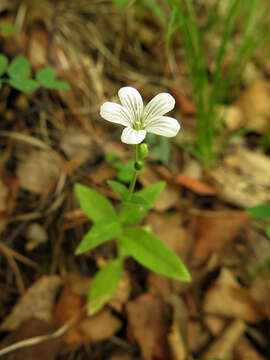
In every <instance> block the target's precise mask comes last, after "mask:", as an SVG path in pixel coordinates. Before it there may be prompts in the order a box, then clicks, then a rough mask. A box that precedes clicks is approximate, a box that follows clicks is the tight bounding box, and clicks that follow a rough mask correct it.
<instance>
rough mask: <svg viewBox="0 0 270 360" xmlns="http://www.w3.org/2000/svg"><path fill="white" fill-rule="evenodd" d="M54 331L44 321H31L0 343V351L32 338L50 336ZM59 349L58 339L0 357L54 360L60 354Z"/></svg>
mask: <svg viewBox="0 0 270 360" xmlns="http://www.w3.org/2000/svg"><path fill="white" fill-rule="evenodd" d="M55 330H56V327H55V326H53V325H51V324H48V323H47V322H45V321H42V320H38V319H31V320H29V321H27V322H26V323H24V324H22V325H21V326H20V327H19V328H18V329H16V330H15V331H12V333H10V334H9V335H8V336H7V337H5V339H4V340H3V341H2V342H1V343H0V349H3V348H5V347H7V346H9V345H13V344H15V343H17V342H19V341H22V340H26V339H29V338H32V337H36V336H41V335H47V334H52V333H53V332H54V331H55ZM61 347H62V340H61V339H60V338H58V339H53V340H48V341H45V342H41V343H40V344H37V345H35V346H30V347H27V348H24V349H20V350H19V351H16V352H12V353H10V354H9V355H6V356H3V357H1V360H48V359H49V360H54V359H56V358H57V356H58V354H59V353H60V350H61Z"/></svg>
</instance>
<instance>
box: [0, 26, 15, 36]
mask: <svg viewBox="0 0 270 360" xmlns="http://www.w3.org/2000/svg"><path fill="white" fill-rule="evenodd" d="M0 30H1V31H3V33H5V34H6V35H13V34H14V33H15V32H16V28H15V26H13V25H11V24H2V25H0Z"/></svg>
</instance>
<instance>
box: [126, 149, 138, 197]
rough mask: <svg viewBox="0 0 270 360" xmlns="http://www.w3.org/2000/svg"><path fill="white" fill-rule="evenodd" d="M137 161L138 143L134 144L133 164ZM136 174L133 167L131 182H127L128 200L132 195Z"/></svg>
mask: <svg viewBox="0 0 270 360" xmlns="http://www.w3.org/2000/svg"><path fill="white" fill-rule="evenodd" d="M137 161H138V144H136V145H134V166H135V164H136V162H137ZM137 176H138V171H137V170H136V169H135V167H134V173H133V177H132V179H131V182H130V184H129V189H128V196H127V200H130V198H131V195H132V193H133V190H134V188H135V184H136V180H137Z"/></svg>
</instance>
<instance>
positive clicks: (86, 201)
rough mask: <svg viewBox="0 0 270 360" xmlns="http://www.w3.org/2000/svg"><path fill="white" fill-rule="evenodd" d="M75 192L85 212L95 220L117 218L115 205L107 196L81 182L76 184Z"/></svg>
mask: <svg viewBox="0 0 270 360" xmlns="http://www.w3.org/2000/svg"><path fill="white" fill-rule="evenodd" d="M75 193H76V197H77V199H78V201H79V204H80V207H81V209H82V210H83V212H84V213H85V214H86V215H87V216H88V217H89V218H90V219H91V220H92V221H94V222H98V221H100V220H102V219H104V218H114V219H116V217H117V216H116V212H115V210H114V207H113V206H112V204H111V203H110V201H109V200H107V199H106V198H105V196H103V195H101V194H99V193H98V192H97V191H95V190H93V189H90V188H88V187H87V186H84V185H81V184H75Z"/></svg>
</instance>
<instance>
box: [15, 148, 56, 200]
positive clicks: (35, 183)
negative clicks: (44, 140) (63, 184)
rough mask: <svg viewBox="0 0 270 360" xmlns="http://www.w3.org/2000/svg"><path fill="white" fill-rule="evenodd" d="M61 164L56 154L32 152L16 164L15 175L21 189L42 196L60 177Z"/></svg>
mask: <svg viewBox="0 0 270 360" xmlns="http://www.w3.org/2000/svg"><path fill="white" fill-rule="evenodd" d="M60 169H61V162H60V159H59V157H58V156H57V154H56V153H54V152H50V151H43V150H33V151H31V152H30V153H29V154H27V155H26V156H25V158H24V159H23V160H21V161H20V162H19V164H18V167H17V170H16V174H17V176H18V179H19V184H20V186H21V188H22V189H24V190H28V191H30V192H33V193H35V194H42V193H43V192H44V191H46V190H47V188H48V186H49V185H51V184H52V183H54V182H56V181H57V179H58V178H59V176H60V171H61V170H60Z"/></svg>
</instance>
